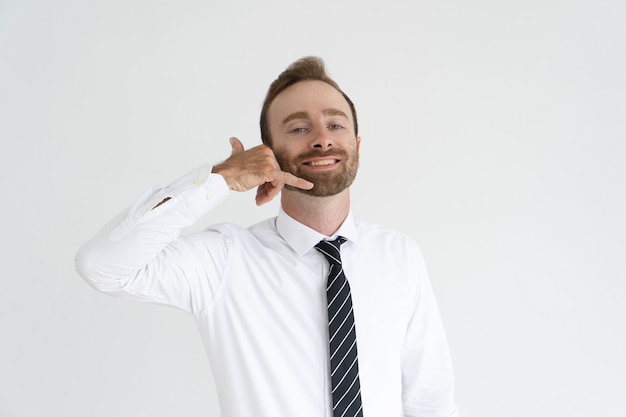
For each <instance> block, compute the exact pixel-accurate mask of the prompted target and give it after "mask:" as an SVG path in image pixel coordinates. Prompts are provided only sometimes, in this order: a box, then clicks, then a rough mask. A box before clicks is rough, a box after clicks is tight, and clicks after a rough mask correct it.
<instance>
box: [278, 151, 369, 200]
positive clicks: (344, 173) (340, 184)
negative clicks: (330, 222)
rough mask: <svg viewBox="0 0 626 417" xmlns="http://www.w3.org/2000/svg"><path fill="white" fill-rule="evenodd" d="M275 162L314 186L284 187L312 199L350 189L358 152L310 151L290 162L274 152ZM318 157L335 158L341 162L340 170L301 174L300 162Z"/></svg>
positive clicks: (355, 170) (357, 164)
mask: <svg viewBox="0 0 626 417" xmlns="http://www.w3.org/2000/svg"><path fill="white" fill-rule="evenodd" d="M274 155H275V156H276V160H277V161H278V165H280V168H281V169H282V170H283V171H285V172H289V173H291V174H293V175H295V176H296V177H300V178H304V179H305V180H307V181H310V182H312V183H313V184H315V186H314V187H313V188H312V189H310V190H303V189H301V188H297V187H293V186H291V185H286V184H285V188H286V189H287V190H290V191H298V192H300V193H303V194H307V195H311V196H314V197H330V196H333V195H336V194H339V193H340V192H342V191H343V190H345V189H346V188H348V187H350V185H352V183H353V182H354V178H355V177H356V173H357V170H358V168H359V152H358V149H357V148H356V146H355V147H354V148H353V149H351V150H350V151H349V152H348V151H346V150H344V149H333V150H331V151H328V152H320V151H311V152H307V153H304V154H301V155H298V156H296V157H295V158H293V159H292V160H290V159H289V158H288V157H287V156H286V155H285V154H284V153H281V152H277V151H274ZM318 157H322V158H323V157H335V158H337V159H340V160H341V164H342V165H341V169H340V170H334V171H325V172H309V171H307V172H302V170H301V169H300V168H301V167H302V162H303V161H305V160H307V159H311V158H318Z"/></svg>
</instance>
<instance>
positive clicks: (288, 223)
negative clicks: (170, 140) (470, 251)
mask: <svg viewBox="0 0 626 417" xmlns="http://www.w3.org/2000/svg"><path fill="white" fill-rule="evenodd" d="M261 137H262V141H263V144H261V145H259V146H256V147H254V148H251V149H248V150H245V149H244V147H243V145H242V143H241V142H240V141H239V139H237V138H231V139H230V142H231V146H232V154H231V155H230V157H229V158H228V159H226V160H225V161H223V162H222V163H219V164H216V165H213V166H211V165H204V166H201V167H199V168H197V169H195V170H194V171H192V172H191V173H189V174H188V175H185V176H183V177H182V178H180V179H179V180H177V181H175V182H173V183H172V184H170V185H169V186H167V187H164V188H157V189H154V188H152V189H150V190H148V191H147V192H145V193H144V194H143V195H142V196H141V197H140V198H139V199H138V200H137V201H136V202H135V204H133V205H132V206H131V208H129V209H128V210H127V211H126V212H124V213H122V215H120V216H119V217H118V218H116V219H114V220H113V221H111V223H109V225H108V226H107V227H105V228H104V230H102V231H101V232H100V233H99V234H98V235H96V236H95V237H94V238H93V239H92V240H90V241H89V242H87V243H85V244H84V245H83V246H82V247H81V249H80V250H79V252H78V254H77V257H76V267H77V271H78V272H79V273H80V275H81V276H82V277H83V278H85V279H86V280H87V282H89V283H90V284H91V285H92V286H94V287H95V288H96V289H98V290H100V291H102V292H105V293H108V294H112V295H117V296H123V297H130V298H133V299H137V300H141V301H149V302H154V303H161V304H166V305H170V306H174V307H177V308H180V309H182V310H184V311H186V312H188V313H190V314H191V315H192V317H193V318H194V319H195V320H196V322H197V325H198V328H199V329H200V333H201V335H202V339H203V342H204V345H205V348H206V351H207V354H208V356H209V361H210V364H211V368H212V371H213V374H214V379H215V382H216V387H217V391H218V398H219V402H220V408H221V411H222V414H223V416H224V417H248V416H249V417H295V416H297V417H319V416H327V417H330V416H332V417H354V416H363V415H365V416H367V417H390V416H407V417H408V416H413V417H456V416H458V413H457V410H456V406H455V402H454V395H453V374H452V366H451V361H450V356H449V352H448V346H447V341H446V337H445V333H444V330H443V326H442V324H441V320H440V316H439V312H438V309H437V304H436V301H435V298H434V295H433V292H432V288H431V285H430V282H429V279H428V275H427V271H426V267H425V264H424V261H423V259H422V256H421V253H420V251H419V249H418V247H417V245H416V244H415V242H414V241H413V240H412V239H410V238H409V237H407V236H406V235H404V234H401V233H398V232H395V231H392V230H389V229H387V228H384V227H381V226H378V225H374V224H371V223H368V222H364V221H361V220H357V219H356V218H355V217H354V216H353V214H352V211H351V206H350V185H351V184H352V182H353V180H354V178H355V176H356V173H357V169H358V167H359V146H360V143H361V138H360V137H359V136H358V123H357V117H356V110H355V106H354V104H353V103H352V101H351V100H350V98H349V97H348V96H347V95H346V94H345V93H344V92H343V91H342V90H341V89H340V88H339V86H338V85H337V83H336V82H335V81H333V80H332V79H331V78H330V77H329V76H328V75H327V74H326V72H325V68H324V63H323V61H322V60H321V59H319V58H316V57H307V58H303V59H301V60H298V61H296V62H294V63H293V64H291V65H290V66H289V67H288V68H287V69H286V70H285V71H284V72H283V73H281V74H280V76H279V77H278V78H277V79H276V80H275V81H274V82H273V83H272V85H271V86H270V89H269V91H268V94H267V96H266V99H265V102H264V104H263V109H262V112H261ZM253 188H256V190H257V192H256V202H257V204H258V205H261V204H264V203H266V202H268V201H270V200H272V199H273V198H274V197H276V196H277V195H278V194H280V201H281V208H280V210H279V213H278V215H277V216H276V217H275V218H271V219H268V220H266V221H263V222H261V223H259V224H256V225H254V226H251V227H248V228H244V227H240V226H237V225H234V224H222V225H215V226H212V227H210V228H208V229H207V230H205V231H203V232H200V233H196V234H191V235H186V236H181V233H180V232H181V230H182V229H183V228H185V227H187V226H190V225H193V224H195V223H196V222H197V221H198V220H199V219H201V218H203V217H204V216H205V215H208V214H209V213H210V211H211V210H212V209H213V208H214V207H216V206H217V205H218V204H219V203H220V202H222V201H223V200H224V199H226V198H227V197H228V195H229V191H230V190H234V191H247V190H250V189H253Z"/></svg>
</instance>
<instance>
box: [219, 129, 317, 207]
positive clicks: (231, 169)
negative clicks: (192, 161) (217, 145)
mask: <svg viewBox="0 0 626 417" xmlns="http://www.w3.org/2000/svg"><path fill="white" fill-rule="evenodd" d="M230 145H231V146H232V152H231V154H230V157H229V158H228V159H227V160H225V161H224V162H222V163H221V164H217V165H215V166H214V167H213V170H212V172H213V173H214V174H219V175H221V176H222V177H224V179H225V180H226V183H227V184H228V187H229V188H230V189H231V190H234V191H248V190H250V189H252V188H254V187H259V188H258V189H257V194H256V204H257V205H259V206H260V205H262V204H265V203H267V202H269V201H271V200H272V199H273V198H274V197H276V196H277V195H278V193H279V192H280V191H281V190H282V189H283V187H284V186H285V184H287V185H291V186H293V187H296V188H301V189H303V190H310V189H311V188H313V183H312V182H309V181H307V180H305V179H303V178H298V177H296V176H295V175H293V174H291V173H289V172H285V171H282V170H281V169H280V166H279V165H278V162H277V161H276V157H275V156H274V152H273V151H272V150H271V149H270V148H269V147H268V146H266V145H259V146H255V147H254V148H250V149H248V150H245V149H244V147H243V144H242V143H241V141H240V140H239V139H237V138H235V137H232V138H230Z"/></svg>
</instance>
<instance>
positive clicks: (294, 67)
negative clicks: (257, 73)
mask: <svg viewBox="0 0 626 417" xmlns="http://www.w3.org/2000/svg"><path fill="white" fill-rule="evenodd" d="M307 80H317V81H323V82H325V83H326V84H329V85H331V86H332V87H334V88H335V89H336V90H337V91H339V92H340V93H341V95H342V96H343V98H345V99H346V101H347V102H348V105H349V106H350V110H351V111H352V119H353V120H354V134H355V135H358V134H359V125H358V123H357V120H356V109H355V107H354V103H352V100H350V97H348V96H347V95H346V93H344V92H343V91H342V90H341V88H339V85H338V84H337V83H336V82H335V81H334V80H333V79H332V78H330V77H329V76H328V74H326V68H325V66H324V61H323V60H322V59H321V58H318V57H316V56H307V57H304V58H301V59H299V60H297V61H296V62H294V63H292V64H291V65H289V66H288V67H287V69H286V70H285V71H283V72H282V73H281V74H280V75H279V76H278V78H277V79H276V80H274V82H273V83H272V84H271V85H270V88H269V90H268V91H267V95H266V96H265V101H264V102H263V108H262V109H261V121H260V125H261V140H262V141H263V143H264V144H266V145H268V146H270V147H271V146H272V137H271V135H270V128H269V122H268V120H267V113H268V110H269V108H270V105H271V104H272V102H273V101H274V99H275V98H276V96H278V95H279V94H280V93H281V92H283V91H284V90H285V89H287V88H288V87H290V86H292V85H294V84H296V83H298V82H300V81H307Z"/></svg>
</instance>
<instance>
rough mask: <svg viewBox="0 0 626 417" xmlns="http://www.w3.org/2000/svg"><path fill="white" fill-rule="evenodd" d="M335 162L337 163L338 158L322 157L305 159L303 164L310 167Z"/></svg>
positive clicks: (333, 163)
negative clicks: (310, 159)
mask: <svg viewBox="0 0 626 417" xmlns="http://www.w3.org/2000/svg"><path fill="white" fill-rule="evenodd" d="M337 163H339V159H336V158H323V159H315V160H312V161H305V162H304V165H308V166H311V167H323V166H329V165H335V164H337Z"/></svg>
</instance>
